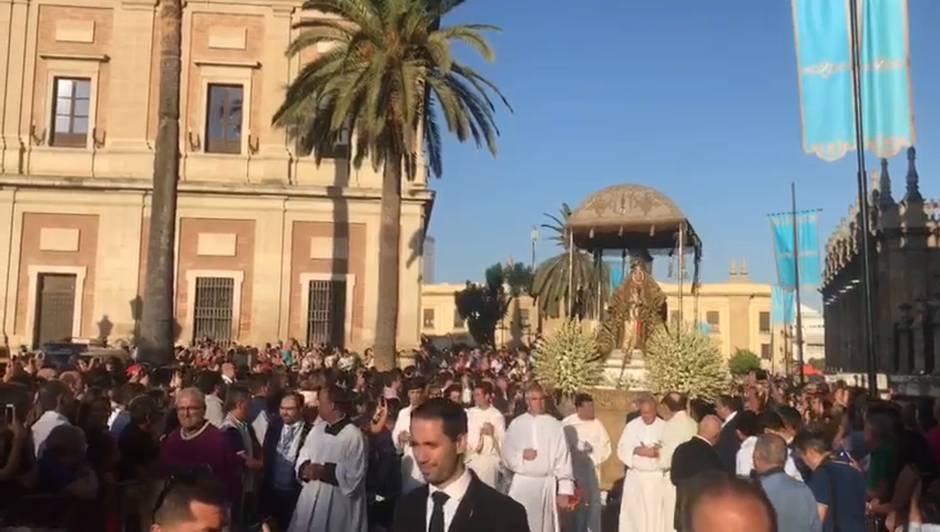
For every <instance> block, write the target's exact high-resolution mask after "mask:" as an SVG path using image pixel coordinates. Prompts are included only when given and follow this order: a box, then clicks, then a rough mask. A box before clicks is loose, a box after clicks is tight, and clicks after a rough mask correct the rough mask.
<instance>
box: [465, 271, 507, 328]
mask: <svg viewBox="0 0 940 532" xmlns="http://www.w3.org/2000/svg"><path fill="white" fill-rule="evenodd" d="M485 277H486V283H485V284H482V285H478V284H473V283H471V282H469V281H467V285H466V287H465V288H464V289H463V290H461V291H459V292H455V293H454V302H455V303H456V305H457V313H458V314H460V317H461V318H463V319H464V320H466V321H467V330H468V331H469V332H470V336H472V337H473V339H474V340H475V341H476V342H477V344H479V345H487V346H494V345H496V325H497V324H498V323H499V322H500V320H502V319H503V316H505V315H506V310H507V309H509V304H510V303H511V302H512V296H510V295H509V294H507V292H506V289H505V284H506V283H505V277H504V275H503V266H502V265H501V264H494V265H492V266H490V267H489V268H487V269H486V272H485Z"/></svg>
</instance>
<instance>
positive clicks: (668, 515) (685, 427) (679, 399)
mask: <svg viewBox="0 0 940 532" xmlns="http://www.w3.org/2000/svg"><path fill="white" fill-rule="evenodd" d="M662 406H663V408H662V409H661V412H662V413H663V416H664V417H665V418H666V424H665V425H663V439H662V442H663V446H662V447H661V448H660V449H659V467H660V469H662V470H663V472H664V475H663V519H664V521H665V522H664V525H663V530H666V531H668V532H671V531H672V530H675V512H676V486H675V485H674V484H673V483H672V480H670V478H669V474H668V472H669V469H670V468H671V467H672V455H673V454H675V452H676V448H677V447H679V446H680V445H682V444H683V443H685V442H687V441H689V440H691V439H692V436H695V434H696V433H697V432H698V424H697V423H695V421H694V420H693V419H692V417H691V416H689V414H688V412H687V408H688V399H687V398H686V396H685V395H683V394H681V393H678V392H671V393H668V394H666V396H665V397H663V401H662Z"/></svg>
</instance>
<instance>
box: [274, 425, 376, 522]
mask: <svg viewBox="0 0 940 532" xmlns="http://www.w3.org/2000/svg"><path fill="white" fill-rule="evenodd" d="M340 423H344V422H342V421H341V422H340ZM329 429H330V425H328V424H327V423H318V424H316V425H314V427H313V429H311V430H310V434H308V435H307V440H306V441H305V442H304V445H303V447H302V448H301V449H300V454H299V455H298V457H297V466H296V467H297V469H296V472H297V474H298V478H299V474H300V468H301V467H302V466H303V464H305V463H312V464H336V480H337V484H338V485H337V486H334V485H332V484H330V483H327V482H323V481H319V480H312V481H310V482H305V483H303V489H302V490H301V492H300V498H299V499H297V508H296V510H294V517H293V518H292V519H291V523H290V527H289V528H288V531H289V532H307V531H310V532H333V531H336V530H342V531H343V532H365V531H366V530H367V529H368V520H367V519H366V467H367V462H368V461H367V456H366V443H365V439H364V438H363V436H362V432H361V431H360V430H359V428H358V427H356V425H355V424H353V423H345V426H343V427H342V429H340V430H339V432H338V433H337V434H336V435H333V434H330V430H329Z"/></svg>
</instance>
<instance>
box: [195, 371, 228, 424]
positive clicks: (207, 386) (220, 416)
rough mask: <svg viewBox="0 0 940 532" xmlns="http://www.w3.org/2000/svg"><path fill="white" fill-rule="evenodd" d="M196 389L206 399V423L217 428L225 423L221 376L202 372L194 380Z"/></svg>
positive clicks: (210, 372)
mask: <svg viewBox="0 0 940 532" xmlns="http://www.w3.org/2000/svg"><path fill="white" fill-rule="evenodd" d="M196 387H197V388H199V391H201V392H202V393H203V395H205V397H206V421H208V422H209V423H211V424H212V425H213V426H214V427H216V428H219V427H221V426H222V424H223V423H225V404H223V402H222V398H221V397H220V396H221V394H222V376H221V375H220V374H219V373H216V372H214V371H203V372H202V373H200V374H199V377H197V379H196Z"/></svg>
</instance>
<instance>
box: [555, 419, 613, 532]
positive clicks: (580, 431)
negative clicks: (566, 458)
mask: <svg viewBox="0 0 940 532" xmlns="http://www.w3.org/2000/svg"><path fill="white" fill-rule="evenodd" d="M561 423H562V425H563V426H564V428H565V429H564V430H565V437H566V439H567V440H568V449H569V451H570V452H571V467H572V470H573V471H574V479H575V482H576V483H577V485H578V487H579V488H580V489H581V491H582V496H581V497H582V498H581V502H580V504H578V507H577V508H576V509H575V511H574V512H573V514H572V515H571V521H572V530H573V531H575V532H601V486H600V478H601V470H600V469H601V464H602V463H604V461H605V460H607V459H608V458H610V451H611V449H610V435H608V434H607V429H605V428H604V424H603V423H601V422H600V421H599V420H597V419H596V418H595V419H581V418H580V417H578V414H571V415H570V416H568V417H566V418H565V419H564V420H563V421H562V422H561Z"/></svg>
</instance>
